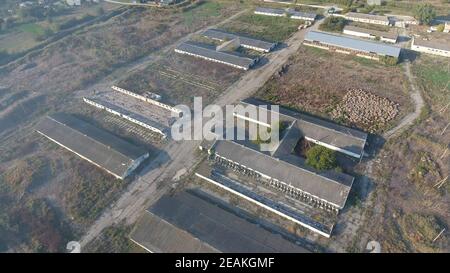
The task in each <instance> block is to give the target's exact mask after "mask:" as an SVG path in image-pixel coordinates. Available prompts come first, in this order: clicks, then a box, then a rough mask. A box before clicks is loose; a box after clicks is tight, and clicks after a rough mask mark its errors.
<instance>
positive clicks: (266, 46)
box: [202, 29, 276, 51]
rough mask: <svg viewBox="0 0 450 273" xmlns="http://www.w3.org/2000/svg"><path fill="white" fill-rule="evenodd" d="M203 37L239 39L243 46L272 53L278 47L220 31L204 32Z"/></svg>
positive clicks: (270, 43) (210, 30)
mask: <svg viewBox="0 0 450 273" xmlns="http://www.w3.org/2000/svg"><path fill="white" fill-rule="evenodd" d="M202 35H203V36H205V37H208V38H211V39H217V40H221V41H225V40H233V39H236V38H239V42H240V43H241V45H243V46H250V47H256V48H260V49H263V50H265V51H270V50H271V49H272V48H274V47H275V46H276V43H272V42H266V41H263V40H259V39H254V38H250V37H246V36H244V35H238V34H234V33H229V32H226V31H223V30H219V29H208V30H206V31H205V32H203V33H202Z"/></svg>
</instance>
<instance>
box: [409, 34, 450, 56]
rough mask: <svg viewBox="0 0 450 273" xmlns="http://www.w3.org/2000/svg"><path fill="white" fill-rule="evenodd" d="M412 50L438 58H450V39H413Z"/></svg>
mask: <svg viewBox="0 0 450 273" xmlns="http://www.w3.org/2000/svg"><path fill="white" fill-rule="evenodd" d="M411 49H412V50H414V51H418V52H423V53H427V54H433V55H438V56H444V57H450V40H449V39H429V40H424V39H420V38H419V39H418V38H413V40H412V43H411Z"/></svg>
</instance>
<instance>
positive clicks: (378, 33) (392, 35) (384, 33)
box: [344, 25, 398, 40]
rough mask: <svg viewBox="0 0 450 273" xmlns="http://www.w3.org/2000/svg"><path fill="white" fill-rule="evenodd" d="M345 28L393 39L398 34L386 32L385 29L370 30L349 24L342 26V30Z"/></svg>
mask: <svg viewBox="0 0 450 273" xmlns="http://www.w3.org/2000/svg"><path fill="white" fill-rule="evenodd" d="M345 30H350V31H354V32H360V33H366V34H371V35H374V36H378V37H385V38H389V39H395V40H397V38H398V34H397V33H393V32H387V31H377V30H372V29H366V28H361V27H355V26H351V25H350V26H346V27H345V28H344V31H345Z"/></svg>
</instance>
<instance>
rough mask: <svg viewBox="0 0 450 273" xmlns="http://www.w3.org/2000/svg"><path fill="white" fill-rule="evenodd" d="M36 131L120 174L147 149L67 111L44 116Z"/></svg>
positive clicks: (117, 174) (121, 175)
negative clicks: (66, 112)
mask: <svg viewBox="0 0 450 273" xmlns="http://www.w3.org/2000/svg"><path fill="white" fill-rule="evenodd" d="M35 129H36V131H38V132H39V133H41V134H42V135H44V136H46V137H48V138H50V139H51V140H53V141H55V142H57V143H58V144H59V145H62V146H64V147H65V148H66V149H69V150H71V151H72V152H74V153H76V154H78V155H80V156H82V157H84V158H86V159H88V160H90V161H92V162H93V163H95V164H97V165H99V166H101V167H102V168H104V169H106V170H108V171H109V172H111V173H113V174H115V175H116V176H119V177H123V176H124V174H125V173H126V172H127V170H128V169H129V168H130V167H131V165H132V164H133V163H134V160H136V159H138V158H140V157H141V156H143V155H145V154H147V151H145V150H144V149H142V148H140V147H137V146H135V145H133V144H131V143H129V142H126V141H124V140H123V139H120V138H118V137H116V136H114V135H112V134H110V133H109V132H107V131H104V130H101V129H99V128H97V127H94V126H92V125H90V124H89V123H86V122H84V121H82V120H80V119H77V118H75V117H73V116H70V115H67V114H62V113H59V114H53V115H51V116H47V117H46V118H44V120H42V121H41V122H40V123H39V124H38V125H37V126H36V128H35Z"/></svg>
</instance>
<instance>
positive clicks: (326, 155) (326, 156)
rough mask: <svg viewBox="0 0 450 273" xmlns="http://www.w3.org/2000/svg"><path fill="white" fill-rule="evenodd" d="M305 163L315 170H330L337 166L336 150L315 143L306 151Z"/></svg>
mask: <svg viewBox="0 0 450 273" xmlns="http://www.w3.org/2000/svg"><path fill="white" fill-rule="evenodd" d="M306 164H307V165H309V166H311V167H313V168H315V169H317V170H320V171H322V170H330V169H335V168H337V167H338V164H337V160H336V152H335V151H333V150H330V149H328V148H325V147H323V146H319V145H316V146H314V147H312V148H311V149H309V150H308V151H307V152H306Z"/></svg>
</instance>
